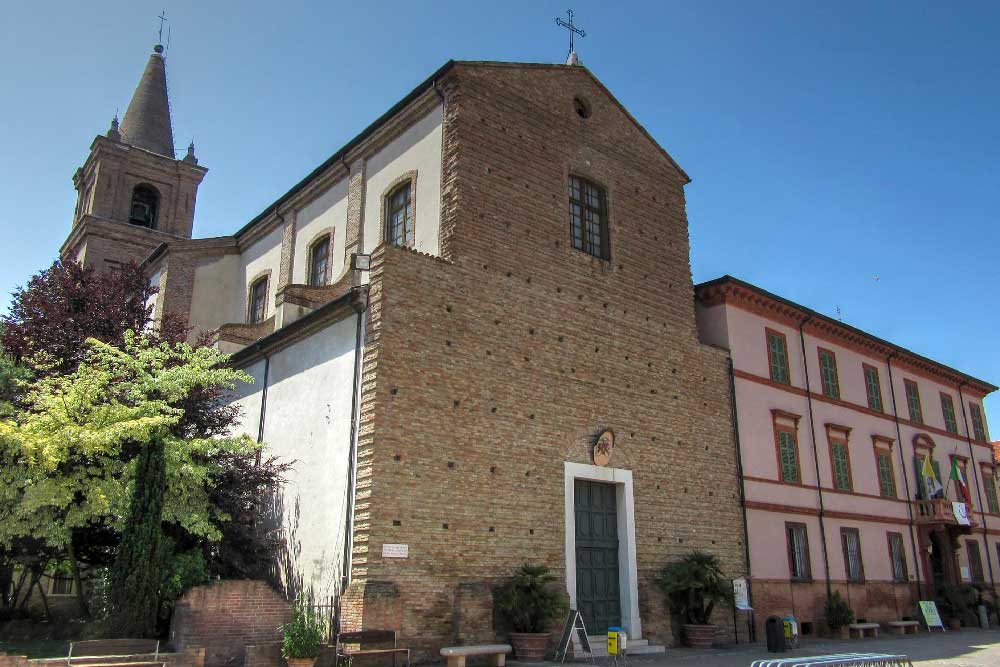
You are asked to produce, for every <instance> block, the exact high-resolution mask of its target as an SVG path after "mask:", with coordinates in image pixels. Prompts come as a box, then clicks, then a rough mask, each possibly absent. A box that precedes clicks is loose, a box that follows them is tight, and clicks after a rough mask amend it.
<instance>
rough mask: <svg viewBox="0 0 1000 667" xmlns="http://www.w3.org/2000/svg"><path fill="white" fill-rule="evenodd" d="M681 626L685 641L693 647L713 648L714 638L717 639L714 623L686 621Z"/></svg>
mask: <svg viewBox="0 0 1000 667" xmlns="http://www.w3.org/2000/svg"><path fill="white" fill-rule="evenodd" d="M681 628H682V629H683V630H684V643H685V644H687V645H688V646H690V647H691V648H712V640H714V639H715V626H714V625H693V624H690V623H685V624H684V625H682V626H681Z"/></svg>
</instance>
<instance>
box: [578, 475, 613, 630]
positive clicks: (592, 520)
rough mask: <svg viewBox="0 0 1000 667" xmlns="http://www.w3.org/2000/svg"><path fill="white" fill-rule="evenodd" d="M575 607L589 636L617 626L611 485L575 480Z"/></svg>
mask: <svg viewBox="0 0 1000 667" xmlns="http://www.w3.org/2000/svg"><path fill="white" fill-rule="evenodd" d="M575 486H576V489H575V508H574V509H575V513H576V606H577V608H578V609H579V610H580V613H581V614H583V620H584V622H585V623H586V624H587V632H588V633H589V634H603V633H605V632H607V630H608V628H609V627H613V626H617V625H621V605H620V601H619V584H618V502H617V496H616V492H615V485H614V484H605V483H602V482H590V481H587V480H582V479H578V480H576V484H575Z"/></svg>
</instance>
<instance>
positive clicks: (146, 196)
mask: <svg viewBox="0 0 1000 667" xmlns="http://www.w3.org/2000/svg"><path fill="white" fill-rule="evenodd" d="M159 208H160V193H159V192H157V191H156V188H154V187H153V186H152V185H146V184H145V183H143V184H142V185H137V186H135V189H134V190H132V206H131V207H130V208H129V214H128V221H129V222H130V223H131V224H133V225H138V226H140V227H148V228H149V229H155V228H156V214H157V212H158V210H159Z"/></svg>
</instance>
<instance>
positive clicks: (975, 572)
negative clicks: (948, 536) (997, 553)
mask: <svg viewBox="0 0 1000 667" xmlns="http://www.w3.org/2000/svg"><path fill="white" fill-rule="evenodd" d="M965 550H966V552H968V556H969V575H970V576H971V577H972V583H974V584H981V583H983V582H984V581H986V578H985V577H984V576H983V556H982V554H981V553H979V542H977V541H976V540H966V541H965Z"/></svg>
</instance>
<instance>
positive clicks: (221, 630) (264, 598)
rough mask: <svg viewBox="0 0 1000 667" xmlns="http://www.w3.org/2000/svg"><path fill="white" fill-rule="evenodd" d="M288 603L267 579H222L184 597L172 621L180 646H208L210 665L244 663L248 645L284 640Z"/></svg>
mask: <svg viewBox="0 0 1000 667" xmlns="http://www.w3.org/2000/svg"><path fill="white" fill-rule="evenodd" d="M288 615H289V606H288V602H287V601H286V600H285V599H284V598H283V597H282V596H280V595H279V594H278V593H276V592H275V591H274V589H272V588H271V587H270V586H268V585H267V584H266V583H264V582H262V581H251V580H239V581H218V582H215V583H212V584H209V585H207V586H198V587H195V588H192V589H191V590H189V591H188V592H187V593H185V594H184V595H183V597H181V599H180V600H179V601H178V602H177V606H176V607H175V609H174V616H173V619H172V620H171V623H170V644H171V646H173V648H174V649H175V650H176V651H184V650H185V649H186V648H188V647H190V646H200V647H204V649H205V667H222V666H224V665H241V664H243V662H244V654H245V648H246V646H248V645H263V644H274V643H277V642H280V641H281V630H280V626H281V625H282V624H283V623H285V622H286V621H287V620H288Z"/></svg>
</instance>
